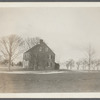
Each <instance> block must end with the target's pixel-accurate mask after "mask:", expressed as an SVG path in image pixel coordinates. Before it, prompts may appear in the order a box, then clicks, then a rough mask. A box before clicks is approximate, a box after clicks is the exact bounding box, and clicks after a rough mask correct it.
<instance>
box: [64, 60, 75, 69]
mask: <svg viewBox="0 0 100 100" xmlns="http://www.w3.org/2000/svg"><path fill="white" fill-rule="evenodd" d="M66 67H67V69H70V70H72V68H73V67H74V60H73V59H70V60H68V61H66Z"/></svg>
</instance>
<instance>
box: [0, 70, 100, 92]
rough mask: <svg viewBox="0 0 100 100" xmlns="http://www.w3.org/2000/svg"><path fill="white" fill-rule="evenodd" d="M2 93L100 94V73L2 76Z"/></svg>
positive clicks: (0, 77)
mask: <svg viewBox="0 0 100 100" xmlns="http://www.w3.org/2000/svg"><path fill="white" fill-rule="evenodd" d="M0 92H1V93H39V92H40V93H45V92H47V93H48V92H49V93H55V92H100V73H99V72H98V73H93V72H92V73H79V72H78V73H75V72H73V73H72V72H70V73H58V74H46V75H45V74H6V73H2V74H0Z"/></svg>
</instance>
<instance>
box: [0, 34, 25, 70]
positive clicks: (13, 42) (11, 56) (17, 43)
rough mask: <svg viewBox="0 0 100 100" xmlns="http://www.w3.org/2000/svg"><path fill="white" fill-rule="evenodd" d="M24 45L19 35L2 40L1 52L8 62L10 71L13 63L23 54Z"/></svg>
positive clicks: (0, 44) (0, 43)
mask: <svg viewBox="0 0 100 100" xmlns="http://www.w3.org/2000/svg"><path fill="white" fill-rule="evenodd" d="M22 45H23V39H22V38H21V37H20V36H17V35H14V34H12V35H9V36H5V37H2V38H0V52H1V54H2V57H3V58H4V59H5V60H8V64H9V70H10V67H11V64H12V61H13V60H15V58H16V57H18V56H19V54H20V53H21V46H22Z"/></svg>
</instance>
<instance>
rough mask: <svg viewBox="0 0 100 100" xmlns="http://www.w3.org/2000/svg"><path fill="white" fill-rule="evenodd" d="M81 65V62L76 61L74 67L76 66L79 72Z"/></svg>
mask: <svg viewBox="0 0 100 100" xmlns="http://www.w3.org/2000/svg"><path fill="white" fill-rule="evenodd" d="M81 64H82V62H81V61H77V62H76V65H77V70H79V69H80V65H81Z"/></svg>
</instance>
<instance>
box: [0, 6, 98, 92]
mask: <svg viewBox="0 0 100 100" xmlns="http://www.w3.org/2000/svg"><path fill="white" fill-rule="evenodd" d="M73 92H74V93H82V92H84V93H86V92H92V93H97V92H98V93H99V92H100V7H43V6H42V7H39V6H38V7H0V93H73Z"/></svg>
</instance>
